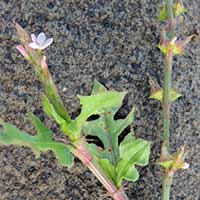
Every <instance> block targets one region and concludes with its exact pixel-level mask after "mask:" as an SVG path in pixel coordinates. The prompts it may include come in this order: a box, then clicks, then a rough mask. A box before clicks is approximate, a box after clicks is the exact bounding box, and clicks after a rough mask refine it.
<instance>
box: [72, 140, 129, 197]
mask: <svg viewBox="0 0 200 200" xmlns="http://www.w3.org/2000/svg"><path fill="white" fill-rule="evenodd" d="M75 146H76V149H75V151H74V152H73V153H74V155H75V156H76V157H78V158H79V159H80V160H81V161H82V163H83V164H84V165H85V166H87V167H88V169H89V170H90V171H91V172H92V173H93V174H94V175H95V176H96V177H97V178H98V180H99V181H100V182H101V184H102V185H103V186H104V187H105V188H106V190H107V191H108V193H109V195H110V196H111V197H112V198H113V199H114V200H128V197H127V195H126V193H125V192H124V190H123V189H122V188H117V187H116V185H115V184H114V183H113V182H112V181H111V180H110V179H109V178H108V177H107V176H106V175H105V173H104V172H103V171H102V169H101V168H100V166H99V165H98V163H97V162H96V161H95V160H94V159H93V157H92V155H91V154H90V152H89V151H88V150H87V149H86V147H85V144H84V142H81V143H78V144H77V145H75Z"/></svg>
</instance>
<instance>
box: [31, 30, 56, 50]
mask: <svg viewBox="0 0 200 200" xmlns="http://www.w3.org/2000/svg"><path fill="white" fill-rule="evenodd" d="M31 39H32V42H31V43H30V44H29V47H31V48H32V49H40V50H43V49H45V48H47V47H48V46H49V45H50V44H51V43H52V42H53V38H49V39H46V35H45V34H44V33H43V32H42V33H40V34H39V35H38V36H37V37H36V36H35V34H31Z"/></svg>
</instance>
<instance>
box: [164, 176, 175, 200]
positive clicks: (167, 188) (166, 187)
mask: <svg viewBox="0 0 200 200" xmlns="http://www.w3.org/2000/svg"><path fill="white" fill-rule="evenodd" d="M172 179H173V178H169V177H167V176H163V180H162V185H163V187H162V199H163V200H168V199H169V198H170V189H171V184H172Z"/></svg>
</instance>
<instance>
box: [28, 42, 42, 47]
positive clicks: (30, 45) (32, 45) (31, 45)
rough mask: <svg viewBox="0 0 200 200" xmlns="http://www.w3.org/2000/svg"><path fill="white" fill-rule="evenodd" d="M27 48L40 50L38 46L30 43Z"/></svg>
mask: <svg viewBox="0 0 200 200" xmlns="http://www.w3.org/2000/svg"><path fill="white" fill-rule="evenodd" d="M28 46H29V47H31V48H32V49H40V46H38V45H37V44H36V43H34V42H31V43H30V44H29V45H28Z"/></svg>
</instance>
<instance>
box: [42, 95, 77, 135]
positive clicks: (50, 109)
mask: <svg viewBox="0 0 200 200" xmlns="http://www.w3.org/2000/svg"><path fill="white" fill-rule="evenodd" d="M42 102H43V109H44V112H45V113H46V114H47V115H48V116H49V117H53V118H54V119H55V121H56V122H57V123H58V124H59V125H60V128H61V130H62V131H63V132H64V133H66V135H67V136H69V137H70V138H71V137H73V134H72V132H71V130H70V129H69V123H67V122H66V120H65V119H63V118H62V117H61V116H60V115H59V114H58V113H57V112H56V110H55V109H54V106H53V105H52V104H51V103H50V101H49V99H48V97H47V96H46V95H43V97H42Z"/></svg>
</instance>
